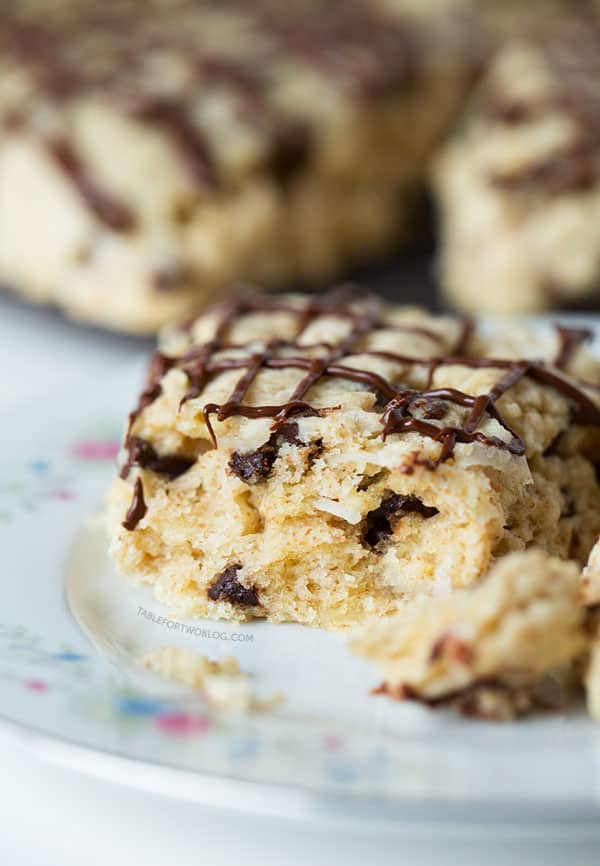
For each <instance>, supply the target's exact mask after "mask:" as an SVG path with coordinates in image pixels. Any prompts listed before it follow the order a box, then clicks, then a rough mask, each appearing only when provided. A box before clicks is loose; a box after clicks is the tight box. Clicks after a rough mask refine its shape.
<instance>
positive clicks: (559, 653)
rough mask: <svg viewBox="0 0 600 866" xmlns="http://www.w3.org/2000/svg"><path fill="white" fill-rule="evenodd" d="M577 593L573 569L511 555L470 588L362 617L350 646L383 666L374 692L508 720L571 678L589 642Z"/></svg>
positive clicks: (544, 558) (530, 555) (549, 697)
mask: <svg viewBox="0 0 600 866" xmlns="http://www.w3.org/2000/svg"><path fill="white" fill-rule="evenodd" d="M580 595H581V585H580V569H579V568H577V566H576V565H575V564H574V563H572V562H563V561H561V560H559V559H556V558H554V557H550V556H548V554H546V553H544V552H542V551H540V550H528V551H526V552H525V553H513V554H511V555H509V556H506V557H504V558H503V559H501V560H500V561H499V562H498V563H497V564H496V565H495V566H494V567H493V568H492V570H491V572H490V573H489V575H487V576H486V577H485V578H484V579H483V580H482V581H481V582H480V583H478V584H477V586H475V587H472V588H469V589H466V590H462V591H459V592H456V593H454V594H453V595H451V596H449V597H448V598H439V597H438V598H435V599H426V598H420V599H417V600H413V601H412V602H411V603H410V604H406V605H405V606H404V607H403V608H402V609H401V610H400V612H399V613H398V614H396V615H394V616H392V617H389V618H387V619H386V620H384V621H369V622H368V623H367V624H366V625H364V626H363V627H362V629H361V630H360V631H359V633H358V634H357V636H356V637H355V639H354V641H353V648H354V650H355V652H357V653H358V654H360V655H365V656H366V657H367V658H369V659H372V660H373V661H375V663H376V664H377V665H378V667H379V668H380V669H381V674H382V676H383V683H382V685H381V686H380V688H379V689H378V692H379V693H382V694H387V695H389V696H390V697H392V698H395V699H396V700H400V701H402V700H411V701H418V702H420V703H423V704H426V705H428V706H432V707H442V706H444V707H450V708H452V709H455V710H458V711H459V712H461V713H463V714H464V715H468V716H473V717H477V718H488V719H499V720H500V719H510V718H513V717H515V716H520V715H525V714H526V713H528V712H530V711H531V710H532V709H535V708H537V707H540V706H541V707H543V706H549V705H551V704H553V703H554V700H555V698H556V697H558V698H560V697H561V694H560V692H561V691H562V690H563V689H564V687H565V686H568V685H569V683H570V680H571V679H573V677H572V666H573V663H574V662H575V661H576V660H577V659H578V658H579V657H580V656H581V655H582V654H583V653H584V652H585V650H586V649H587V643H588V642H587V633H586V623H585V618H586V614H585V610H584V608H583V607H582V605H581V598H580ZM551 683H552V684H553V685H554V686H555V687H556V686H557V685H558V686H559V687H561V688H560V689H558V690H557V689H556V688H554V689H550V688H549V686H550V684H551ZM557 692H558V694H557Z"/></svg>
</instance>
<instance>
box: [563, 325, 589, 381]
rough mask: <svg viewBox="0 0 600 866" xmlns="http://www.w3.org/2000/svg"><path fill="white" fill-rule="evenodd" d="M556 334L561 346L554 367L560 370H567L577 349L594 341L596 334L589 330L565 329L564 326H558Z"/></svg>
mask: <svg viewBox="0 0 600 866" xmlns="http://www.w3.org/2000/svg"><path fill="white" fill-rule="evenodd" d="M556 332H557V334H558V339H559V346H558V352H557V354H556V358H555V359H554V366H555V367H558V369H559V370H565V369H566V368H567V367H568V366H569V363H570V361H571V359H572V358H573V355H574V354H575V352H576V351H577V349H579V347H580V346H582V345H583V344H584V343H587V342H588V341H589V340H593V339H594V332H593V331H590V330H589V329H588V328H565V327H563V326H562V325H557V326H556Z"/></svg>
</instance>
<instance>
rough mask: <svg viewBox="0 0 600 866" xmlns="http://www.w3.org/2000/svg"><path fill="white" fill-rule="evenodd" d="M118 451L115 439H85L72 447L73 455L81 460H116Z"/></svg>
mask: <svg viewBox="0 0 600 866" xmlns="http://www.w3.org/2000/svg"><path fill="white" fill-rule="evenodd" d="M118 453H119V443H118V442H115V441H114V439H84V440H82V441H81V442H76V443H75V445H73V447H72V448H71V455H72V456H73V457H77V458H78V459H79V460H114V459H115V457H116V456H117V454H118Z"/></svg>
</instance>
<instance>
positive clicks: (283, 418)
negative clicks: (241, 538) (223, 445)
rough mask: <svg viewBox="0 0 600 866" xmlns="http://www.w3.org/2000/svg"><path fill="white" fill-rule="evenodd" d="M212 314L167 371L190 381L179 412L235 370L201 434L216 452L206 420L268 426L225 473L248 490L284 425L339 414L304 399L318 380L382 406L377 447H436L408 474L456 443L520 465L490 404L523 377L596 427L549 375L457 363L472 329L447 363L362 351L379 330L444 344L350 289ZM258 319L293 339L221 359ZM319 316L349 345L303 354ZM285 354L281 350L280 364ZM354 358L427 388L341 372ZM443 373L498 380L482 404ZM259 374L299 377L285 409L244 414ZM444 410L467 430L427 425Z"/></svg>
mask: <svg viewBox="0 0 600 866" xmlns="http://www.w3.org/2000/svg"><path fill="white" fill-rule="evenodd" d="M219 312H220V318H219V324H218V326H217V328H216V332H215V336H214V337H213V339H212V340H210V341H209V342H207V343H203V344H202V345H200V346H194V347H193V348H192V349H191V350H190V351H188V352H187V353H186V354H184V355H183V356H182V357H181V358H178V359H170V363H171V364H175V365H176V366H178V367H179V368H180V369H181V370H183V371H184V372H185V373H186V375H187V377H188V380H189V389H188V391H187V393H186V394H185V396H184V398H183V400H182V405H183V404H185V403H186V402H187V401H189V400H192V399H197V398H198V397H200V396H201V395H202V393H203V391H204V389H205V388H206V386H207V385H208V384H209V382H210V381H211V380H212V379H213V378H214V377H215V376H217V375H218V374H219V373H222V372H225V371H230V370H240V373H241V375H240V377H239V379H238V380H237V383H236V384H235V386H234V388H233V391H232V393H231V394H230V396H229V398H228V399H227V400H226V401H225V402H224V403H221V404H217V403H205V404H204V405H203V406H202V414H203V417H204V420H205V423H206V427H207V429H208V432H209V435H210V437H211V439H212V442H213V445H214V446H215V447H218V443H217V438H216V434H215V431H214V427H213V423H212V418H213V416H214V417H216V419H217V420H218V421H224V420H225V419H227V418H230V417H233V416H237V417H243V418H271V419H272V426H271V431H272V435H271V438H270V439H269V440H268V442H266V443H265V445H263V446H262V447H261V448H259V449H257V450H256V451H255V452H250V453H246V454H240V453H238V452H235V454H234V455H233V456H232V458H231V461H230V468H231V470H232V471H233V472H234V473H235V474H238V476H239V477H241V478H242V480H246V481H247V483H255V481H257V480H260V478H263V477H266V476H267V475H268V474H269V472H270V470H271V467H272V465H273V462H274V460H275V459H276V455H277V446H276V436H277V434H278V433H279V434H281V433H282V432H283V428H284V427H285V425H287V424H289V418H290V417H292V416H296V417H298V416H311V415H312V416H323V415H326V414H328V413H331V412H335V411H336V410H337V408H338V407H335V406H332V407H328V408H316V407H314V406H312V405H311V403H310V402H308V401H307V399H306V398H307V394H308V392H309V391H310V389H311V388H313V387H314V386H315V385H316V384H317V383H319V382H320V381H321V380H322V379H324V378H325V377H333V378H338V379H342V380H346V381H349V382H356V383H360V384H361V385H364V386H365V387H366V388H367V389H369V390H370V391H373V392H374V393H375V395H376V398H377V399H378V400H379V403H380V405H383V407H384V408H383V412H382V415H381V419H380V420H381V425H382V436H383V439H386V438H387V437H389V436H391V435H394V434H401V435H402V434H407V433H417V434H419V435H420V436H423V437H426V438H428V439H431V440H433V441H434V442H438V443H439V444H440V450H439V453H438V455H437V456H436V457H435V459H431V458H428V459H419V458H418V454H417V456H416V458H415V460H414V461H413V464H412V465H411V467H410V468H407V471H413V468H414V466H416V465H421V466H423V467H425V468H427V469H431V470H433V469H435V468H436V467H437V466H438V465H440V464H441V463H443V462H444V461H447V460H449V459H450V458H452V456H453V455H454V450H455V447H456V445H457V444H459V443H475V442H476V443H479V444H482V445H486V446H489V447H494V448H498V449H502V450H504V451H507V452H509V453H510V454H514V455H517V456H522V455H524V454H525V443H524V442H523V440H522V439H521V437H520V436H519V435H518V434H517V433H516V432H515V431H514V430H513V429H512V428H511V427H510V425H509V424H508V423H507V421H506V420H505V419H504V418H503V416H502V413H501V411H500V409H499V407H498V405H497V404H498V401H499V400H500V398H501V397H503V395H504V394H506V393H507V392H508V391H509V390H510V389H512V388H514V387H515V386H516V385H517V384H518V383H519V382H521V381H522V380H523V379H525V378H526V377H529V378H530V379H533V380H534V381H537V382H539V383H540V384H542V385H545V386H548V387H551V388H553V389H555V390H556V391H558V392H559V393H560V394H562V395H563V397H565V398H566V399H567V400H568V401H569V404H570V406H571V414H572V421H573V422H574V423H576V424H581V425H586V426H600V409H599V408H598V407H597V406H596V405H595V403H594V402H593V401H592V400H591V398H590V397H588V395H587V394H586V393H585V391H584V390H582V388H581V387H580V386H579V385H578V384H577V383H576V382H574V381H573V380H571V379H569V378H567V377H566V376H565V375H564V374H563V373H562V372H561V371H560V370H558V369H556V368H551V367H550V366H546V365H545V364H543V363H541V362H534V361H526V360H523V361H521V360H507V359H497V358H470V357H468V356H463V355H456V354H455V352H456V350H457V349H464V348H466V344H467V342H468V336H466V335H469V334H470V332H471V327H472V326H471V325H470V324H469V325H468V326H467V325H463V326H461V329H460V334H459V336H458V339H457V341H456V342H455V346H454V347H453V349H452V350H451V352H450V354H449V355H448V356H436V357H434V358H417V357H411V356H407V355H403V354H396V353H394V352H383V351H377V350H369V349H368V348H363V343H364V340H365V339H366V338H367V337H368V336H369V334H371V333H372V332H373V331H375V330H377V329H380V328H388V329H390V330H397V331H398V335H399V338H400V336H401V334H402V333H407V332H413V333H415V334H419V335H421V336H423V335H426V336H427V337H428V338H429V339H431V340H436V341H438V343H439V344H441V343H442V337H441V336H440V335H439V334H437V333H436V332H435V331H433V330H428V329H423V328H420V327H418V326H415V327H414V328H413V327H412V326H410V325H406V324H402V325H397V326H395V325H394V324H393V322H392V323H389V322H386V321H385V320H384V318H383V317H382V308H381V304H380V302H379V301H378V300H377V299H375V298H374V297H372V296H367V297H365V298H363V299H361V300H360V302H358V301H356V303H355V302H354V301H353V293H352V288H351V287H342V288H341V289H337V290H335V291H334V292H332V293H330V294H328V295H325V296H322V297H320V298H309V299H307V300H304V301H302V302H298V301H294V300H289V301H286V300H281V299H277V298H272V299H269V298H261V297H250V298H239V299H233V300H230V301H227V302H226V303H224V304H222V305H221V307H220V308H219ZM257 312H267V313H268V312H286V313H288V314H290V315H293V316H295V317H296V320H297V321H296V332H295V335H294V338H293V339H291V340H272V341H270V342H268V343H266V344H262V346H261V344H259V343H256V342H254V343H252V344H251V346H250V344H249V345H248V346H245V348H246V349H248V350H249V351H248V353H247V354H246V356H244V357H239V355H238V356H236V357H222V353H223V352H224V351H225V350H227V349H234V348H235V349H237V350H239V349H240V348H244V346H243V345H240V344H235V343H231V342H228V333H229V332H230V329H231V328H232V326H233V325H234V324H235V323H236V322H237V321H238V319H239V318H240V317H243V316H244V315H247V314H252V313H257ZM323 316H336V317H338V318H340V319H345V320H347V321H348V325H349V330H348V333H347V335H346V336H344V337H343V338H341V339H340V340H339V341H338V342H337V343H335V344H331V343H322V344H313V345H308V344H301V343H300V342H299V339H300V337H301V336H302V335H303V334H304V333H305V331H306V329H307V328H308V326H309V325H310V324H311V323H312V322H314V321H315V320H317V319H319V318H320V317H323ZM582 338H583V337H582V335H581V334H575V333H570V334H569V335H567V332H566V331H565V332H564V335H563V339H564V340H565V341H567V343H568V345H565V347H564V348H565V353H564V354H566V355H568V354H569V351H570V350H571V349H573V350H574V346H575V345H576V344H578V341H579V342H580V341H581V339H582ZM309 348H310V349H320V351H321V354H320V355H319V356H318V357H310V358H309V357H301V355H300V354H299V353H298V354H294V352H296V351H298V352H299V350H306V349H309ZM282 350H285V353H284V354H282ZM289 353H291V354H289ZM352 355H367V356H373V357H381V358H385V359H388V360H393V361H397V362H399V363H401V364H403V365H410V366H422V367H424V368H425V373H426V376H427V385H426V387H425V388H424V389H423V390H416V389H411V388H406V387H402V386H401V385H400V386H398V385H395V384H392V383H391V382H390V381H388V380H387V379H385V378H384V377H383V376H381V375H378V374H377V373H374V372H372V371H370V370H365V369H360V368H357V367H355V366H350V365H348V364H346V363H343V360H344V358H345V357H347V356H352ZM558 360H559V361H561V362H562V361H563V360H564V357H559V358H558ZM567 360H568V358H567ZM447 365H462V366H466V367H470V368H472V369H493V370H499V371H501V374H500V377H499V379H498V380H497V382H496V383H495V385H494V386H493V387H492V388H491V389H490V391H489V392H488V393H484V394H476V395H471V394H467V393H464V392H463V391H460V390H458V389H456V388H450V387H443V388H435V387H433V385H434V378H435V373H436V371H437V370H438V369H440V368H441V367H443V366H447ZM262 369H297V370H301V371H302V372H303V375H302V377H301V379H300V381H299V382H298V384H297V385H296V387H295V388H294V389H293V391H292V393H291V394H290V395H289V398H288V400H286V401H284V402H282V403H279V404H276V405H263V406H254V405H248V404H247V403H245V402H244V400H245V398H246V397H247V395H248V392H249V389H250V387H251V386H252V384H253V383H254V381H255V379H256V377H257V375H258V374H259V372H260V371H261V370H262ZM449 406H455V407H459V408H461V409H465V410H467V412H466V418H465V420H464V422H462V423H460V424H458V423H455V424H441V425H438V424H436V423H433V422H434V421H436V420H438V419H440V420H441V419H442V418H444V417H446V414H447V412H446V411H444V407H449ZM427 407H431V409H432V411H429V413H428V409H427ZM418 414H420V415H421V416H422V417H419V416H418ZM487 420H493V421H495V422H496V423H497V426H498V428H499V431H498V435H492V434H490V433H484V432H482V430H481V429H480V427H481V425H482V424H483V423H484V422H485V421H487ZM500 431H503V432H500Z"/></svg>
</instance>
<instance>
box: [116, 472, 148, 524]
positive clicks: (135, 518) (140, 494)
mask: <svg viewBox="0 0 600 866" xmlns="http://www.w3.org/2000/svg"><path fill="white" fill-rule="evenodd" d="M147 511H148V508H147V506H146V502H145V500H144V486H143V484H142V480H141V478H136V479H135V484H134V485H133V497H132V499H131V505H130V506H129V508H128V510H127V514H126V515H125V520H124V521H123V523H122V526H123V528H124V529H126V530H127V531H128V532H133V530H134V529H136V527H137V525H138V523H139V522H140V520H142V518H143V517H145V515H146V512H147Z"/></svg>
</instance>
